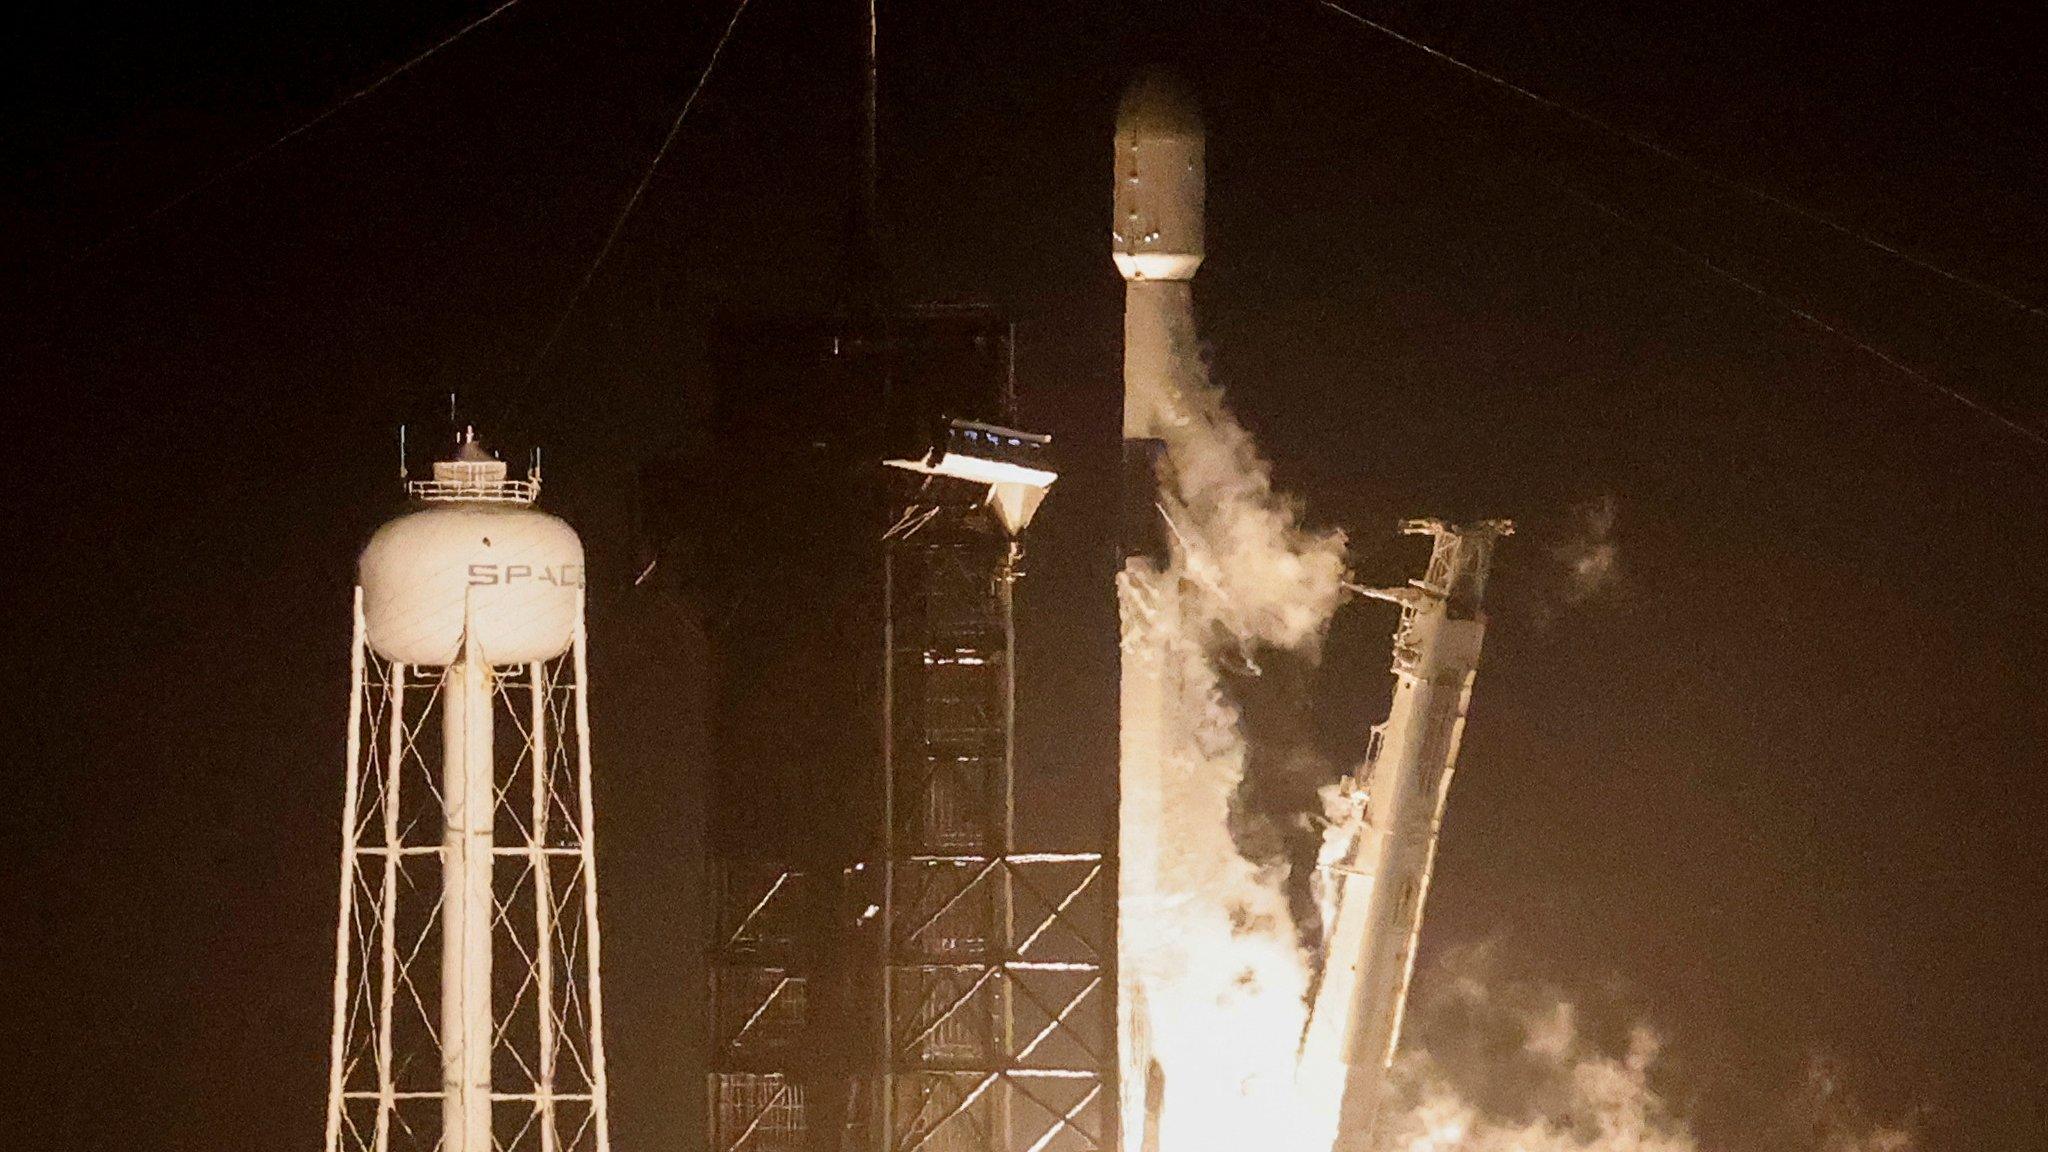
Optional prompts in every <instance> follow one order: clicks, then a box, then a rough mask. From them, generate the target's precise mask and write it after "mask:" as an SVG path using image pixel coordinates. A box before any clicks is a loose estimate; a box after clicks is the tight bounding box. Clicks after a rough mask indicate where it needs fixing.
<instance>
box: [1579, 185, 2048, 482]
mask: <svg viewBox="0 0 2048 1152" xmlns="http://www.w3.org/2000/svg"><path fill="white" fill-rule="evenodd" d="M1551 182H1552V183H1554V184H1556V185H1557V187H1558V188H1560V189H1561V190H1563V191H1564V193H1565V194H1566V195H1568V196H1570V197H1572V198H1573V199H1575V200H1577V201H1579V202H1580V203H1581V204H1584V205H1586V206H1587V207H1589V208H1592V209H1593V210H1594V211H1596V212H1599V213H1601V214H1602V215H1604V216H1606V217H1607V218H1609V219H1611V220H1614V221H1616V222H1618V223H1621V224H1623V225H1625V226H1627V227H1628V228H1630V229H1632V230H1633V231H1636V232H1639V233H1641V234H1642V235H1644V236H1647V237H1649V238H1650V239H1652V240H1654V241H1656V242H1657V243H1658V244H1661V245H1663V246H1664V247H1666V248H1668V249H1670V250H1671V251H1673V252H1676V253H1677V254H1678V255H1680V256H1683V257H1684V258H1685V259H1686V260H1688V261H1690V262H1691V263H1693V264H1695V265H1698V266H1699V267H1700V268H1703V269H1705V270H1706V271H1708V272H1710V273H1712V274H1713V275H1714V276H1716V277H1718V278H1720V279H1722V280H1725V281H1727V282H1728V283H1730V284H1733V285H1735V286H1736V287H1738V288H1740V289H1742V290H1743V291H1745V292H1747V293H1749V294H1750V295H1752V296H1755V297H1756V298H1757V299H1759V300H1762V301H1764V302H1765V303H1767V304H1771V305H1773V306H1775V307H1776V308H1778V309H1779V310H1780V311H1783V312H1785V313H1787V314H1789V315H1791V316H1793V317H1794V318H1796V319H1798V320H1799V321H1801V322H1802V323H1805V324H1808V325H1810V326H1812V327H1814V328H1818V329H1820V330H1821V331H1822V332H1825V333H1827V334H1828V335H1830V336H1833V337H1835V338H1836V339H1837V340H1840V341H1842V342H1843V343H1845V344H1848V345H1849V346H1850V347H1852V348H1855V349H1857V350H1858V351H1860V352H1862V353H1864V354H1865V355H1867V356H1870V357H1871V358H1872V359H1875V360H1877V361H1878V362H1879V363H1882V364H1884V365H1885V366H1886V367H1888V368H1890V369H1892V370H1893V371H1895V372H1897V373H1899V374H1900V375H1902V376H1905V377H1907V378H1909V379H1911V380H1912V381H1914V382H1915V383H1917V384H1919V385H1920V386H1921V387H1923V388H1926V389H1927V390H1929V391H1931V392H1934V393H1936V394H1938V395H1941V396H1945V397H1947V398H1948V399H1950V400H1953V401H1955V402H1956V403H1958V404H1961V405H1962V406H1963V407H1965V408H1968V409H1970V410H1971V411H1973V412H1975V413H1977V414H1978V415H1980V416H1983V417H1985V418H1986V419H1989V420H1991V421H1993V422H1995V423H1997V424H2000V425H2002V426H2004V428H2005V429H2006V431H2008V432H2011V433H2013V434H2014V435H2017V436H2019V437H2020V438H2022V439H2024V440H2030V441H2032V442H2033V443H2035V444H2037V445H2039V446H2041V447H2043V448H2048V435H2043V434H2042V433H2041V432H2040V431H2038V430H2036V429H2034V428H2031V427H2029V426H2027V425H2025V424H2022V423H2020V422H2019V421H2018V420H2015V419H2013V418H2012V417H2010V416H2007V415H2006V414H2005V413H2003V412H2000V411H1999V410H1998V409H1996V408H1993V407H1992V406H1991V405H1989V404H1986V403H1985V402H1983V401H1982V400H1979V399H1977V398H1976V397H1974V396H1972V395H1970V394H1969V393H1967V392H1964V391H1962V390H1960V389H1958V388H1955V387H1952V386H1950V385H1947V384H1943V383H1942V382H1941V381H1939V380H1936V379H1934V378H1933V377H1931V376H1929V375H1927V374H1926V373H1925V372H1922V371H1920V370H1919V369H1917V368H1915V367H1913V366H1912V365H1910V364H1908V363H1906V362H1905V361H1903V360H1901V359H1899V358H1898V357H1896V356H1894V355H1892V354H1891V353H1889V352H1886V351H1884V350H1883V349H1882V348H1879V347H1877V346H1876V345H1875V344H1871V343H1870V342H1868V341H1866V340H1863V339H1861V338H1859V337H1857V336H1855V335H1854V334H1852V333H1850V332H1848V331H1846V330H1844V329H1842V328H1840V327H1837V326H1836V325H1834V324H1830V323H1828V322H1827V321H1826V320H1823V319H1821V318H1820V317H1819V316H1818V315H1816V314H1815V313H1813V312H1812V311H1811V310H1809V309H1806V308H1802V307H1800V306H1799V305H1797V304H1794V303H1792V302H1791V301H1789V300H1786V299H1784V298H1782V297H1780V296H1777V295H1774V294H1773V293H1771V292H1770V291H1769V290H1768V289H1766V288H1763V287H1761V286H1759V285H1758V284H1756V283H1754V282H1753V281H1750V280H1748V279H1746V278H1745V277H1743V276H1742V275H1741V274H1739V273H1737V272H1735V271H1734V270H1732V269H1730V268H1728V267H1727V266H1725V265H1723V264H1721V263H1719V262H1717V261H1716V260H1714V259H1713V258H1712V257H1710V256H1707V255H1706V254H1704V253H1702V252H1699V251H1696V250H1694V249H1693V248H1690V247H1688V246H1687V245H1685V244H1683V243H1681V242H1680V241H1678V240H1675V239H1673V238H1672V237H1670V236H1667V235H1665V234H1664V233H1662V232H1659V231H1657V230H1656V229H1655V228H1652V227H1651V226H1650V225H1648V224H1646V223H1644V222H1643V221H1641V220H1638V219H1636V218H1634V217H1632V216H1629V215H1628V214H1627V213H1625V212H1622V211H1621V210H1620V209H1618V208H1616V207H1614V206H1613V205H1611V204H1608V203H1606V202H1605V201H1602V200H1599V199H1596V198H1594V197H1593V196H1591V195H1588V194H1587V193H1586V192H1584V191H1582V190H1580V189H1578V188H1574V187H1572V186H1571V185H1570V184H1567V183H1565V182H1563V181H1561V180H1555V179H1553V180H1552V181H1551Z"/></svg>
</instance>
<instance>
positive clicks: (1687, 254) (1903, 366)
mask: <svg viewBox="0 0 2048 1152" xmlns="http://www.w3.org/2000/svg"><path fill="white" fill-rule="evenodd" d="M1317 3H1318V4H1319V5H1320V6H1321V7H1324V8H1328V9H1330V10H1331V11H1333V12H1336V13H1339V14H1340V15H1343V16H1346V17H1348V18H1350V19H1352V20H1355V21H1357V22H1358V23H1360V24H1363V25H1365V26H1366V27H1369V28H1371V29H1373V30H1375V31H1378V32H1381V33H1384V34H1385V35H1387V36H1390V37H1392V38H1393V39H1395V40H1398V41H1400V42H1401V43H1403V44H1406V45H1409V46H1410V47H1413V48H1416V49H1418V50H1420V51H1422V52H1424V53H1426V54H1428V55H1429V56H1431V57H1434V58H1436V59H1438V60H1441V61H1443V62H1445V63H1447V64H1450V65H1452V66H1453V67H1456V68H1458V69H1460V70H1461V71H1464V72H1467V73H1469V74H1471V75H1473V76H1477V77H1479V78H1481V79H1483V80H1486V81H1487V82H1489V83H1491V84H1494V85H1497V86H1499V87H1501V88H1504V89H1506V90H1508V91H1510V92H1514V93H1516V94H1517V95H1520V96H1522V97H1525V98H1527V99H1529V100H1532V101H1535V102H1536V103H1538V104H1540V105H1542V106H1544V107H1546V108H1550V109H1553V110H1555V111H1558V112H1561V113H1563V114H1565V115H1567V116H1570V117H1572V118H1573V119H1576V120H1580V121H1583V122H1585V123H1588V124H1591V125H1593V126H1595V127H1598V128H1601V129H1603V130H1605V131H1607V132H1611V133H1613V134H1615V135H1618V136H1620V137H1622V138H1623V139H1626V140H1628V141H1630V142H1631V143H1634V144H1636V145H1638V146H1639V147H1642V148H1645V149H1647V150H1649V151H1651V152H1654V153H1656V154H1657V155H1659V156H1664V157H1667V158H1669V159H1671V160H1673V161H1675V162H1677V163H1679V164H1681V165H1683V166H1685V167H1687V168H1688V169H1690V170H1693V171H1696V172H1699V173H1701V174H1702V175H1704V176H1705V177H1707V178H1708V179H1709V180H1711V181H1712V182H1713V183H1715V184H1717V185H1720V186H1722V187H1726V188H1731V189H1734V190H1737V191H1741V192H1746V193H1748V194H1750V195H1752V196H1755V197H1757V198H1759V199H1762V200H1764V201H1766V202H1769V203H1772V204H1775V205H1777V206H1779V207H1781V208H1784V209H1786V210H1788V211H1791V212H1793V213H1795V214H1797V215H1799V216H1801V217H1803V218H1805V219H1809V220H1812V221H1814V222H1816V223H1820V224H1824V225H1826V226H1827V227H1829V228H1832V229H1834V230H1835V231H1838V232H1841V233H1843V234H1844V235H1847V236H1851V237H1854V238H1856V239H1858V240H1861V241H1862V242H1864V243H1866V244H1868V245H1870V246H1871V247H1873V248H1876V249H1878V250H1879V251H1883V252H1887V253H1889V254H1891V255H1893V256H1896V257H1898V258H1900V259H1902V260H1904V261H1906V262H1907V263H1909V264H1912V265H1914V266H1915V267H1920V268H1923V269H1925V270H1926V271H1929V272H1932V273H1934V274H1936V275H1939V276H1942V277H1945V278H1947V279H1950V280H1953V281H1955V282H1956V283H1959V284H1964V285H1967V286H1969V287H1972V288H1975V289H1977V290H1978V291H1980V292H1983V293H1985V294H1987V295H1989V296H1992V297H1994V298H1996V299H1998V300H2000V301H2001V302H2003V303H2006V304H2008V305H2011V306H2013V307H2015V308H2018V309H2020V310H2022V311H2026V312H2030V313H2033V314H2035V315H2039V316H2042V317H2048V311H2044V310H2042V309H2039V308H2036V307H2034V306H2033V305H2031V304H2028V303H2026V302H2025V301H2023V300H2019V299H2017V298H2015V297H2011V296H2008V295H2006V294H2005V293H2002V292H2000V291H1999V290H1998V289H1996V288H1993V287H1991V286H1989V285H1985V284H1982V283H1979V282H1978V281H1975V280H1972V279H1970V278H1969V277H1966V276H1962V275H1961V274H1959V273H1952V272H1949V271H1947V270H1945V269H1942V268H1939V267H1937V266H1935V265H1932V264H1929V263H1926V262H1925V261H1922V260H1919V259H1917V258H1915V257H1913V256H1912V255H1910V254H1908V253H1904V252H1901V251H1899V250H1897V249H1896V248H1893V247H1892V246H1890V245H1888V244H1886V243H1885V242H1884V241H1882V240H1879V239H1877V238H1875V237H1870V236H1866V235H1865V234H1863V233H1861V232H1858V231H1856V230H1854V229H1851V228H1849V227H1847V226H1846V225H1841V224H1838V223H1835V222H1834V221H1831V220H1829V219H1828V218H1826V217H1824V216H1821V215H1819V214H1817V213H1814V212H1812V211H1810V210H1808V209H1806V208H1803V207H1801V206H1800V205H1797V204H1794V203H1791V202H1790V201H1786V200H1783V199H1781V198H1779V197H1776V196H1773V195H1772V194H1771V193H1769V192H1765V191H1763V190H1761V189H1754V188H1751V187H1749V186H1748V185H1745V184H1742V183H1740V182H1738V181H1734V180H1731V179H1729V178H1727V177H1723V176H1721V175H1720V174H1719V173H1716V172H1714V171H1712V170H1711V169H1709V168H1707V167H1705V166H1704V165H1702V164H1700V163H1699V162H1698V161H1695V160H1692V159H1690V158H1688V157H1686V156H1684V155H1682V154H1680V153H1677V152H1673V151H1671V150H1670V149H1668V148H1665V147H1664V146H1663V145H1661V144H1658V143H1657V142H1656V141H1654V140H1650V139H1648V138H1645V137H1642V136H1639V135H1638V134H1636V133H1632V132H1630V131H1628V130H1627V129H1624V128H1619V127H1616V126H1614V125H1611V124H1609V123H1607V122H1606V121H1604V120H1601V119H1599V118H1598V117H1595V116H1593V115H1591V114H1589V113H1584V112H1580V111H1579V110H1577V109H1575V108H1572V107H1570V106H1569V105H1566V104H1562V103H1559V102H1558V101H1555V100H1552V99H1550V98H1548V97H1545V96H1542V95H1539V94H1537V93H1535V92H1532V91H1530V90H1529V89H1527V88H1524V87H1522V86H1520V85H1518V84H1516V83H1514V82H1513V81H1510V80H1507V79H1505V78H1503V77H1500V76H1496V75H1494V74H1492V73H1490V72H1487V71H1485V70H1483V69H1480V68H1477V67H1474V66H1473V65H1470V64H1467V63H1465V62H1464V61H1462V60H1459V59H1457V58H1455V57H1453V56H1451V55H1449V54H1447V53H1445V52H1443V51H1441V50H1440V49H1437V48H1434V47H1431V46H1430V45H1428V44H1425V43H1423V42H1421V41H1419V40H1416V39H1414V38H1412V37H1409V36H1406V35H1403V34H1402V33H1400V32H1397V31H1395V30H1394V29H1391V28H1388V27H1387V26H1386V25H1384V24H1380V23H1378V22H1377V21H1374V20H1371V19H1369V18H1368V17H1365V16H1362V15H1360V14H1358V13H1356V12H1353V11H1352V10H1350V9H1348V8H1345V7H1344V6H1342V5H1340V4H1337V3H1334V2H1333V0H1317ZM1546 179H1547V180H1548V181H1549V182H1550V183H1551V184H1553V185H1555V186H1556V187H1557V188H1558V189H1559V190H1560V191H1562V192H1564V193H1565V194H1566V195H1568V196H1570V197H1572V198H1573V199H1575V200H1578V201H1579V202H1581V203H1583V204H1585V205H1586V206H1587V207H1590V208H1592V209H1594V210H1595V211H1597V212H1600V213H1601V214H1602V215H1604V216H1606V217H1608V218H1609V219H1611V220H1614V221H1617V222H1619V223H1621V224H1623V225H1625V226H1627V227H1628V228H1630V229H1632V230H1634V231H1636V232H1638V233H1641V234H1642V235H1644V236H1647V237H1648V238H1650V239H1651V240H1654V241H1656V242H1657V243H1658V244H1660V245H1662V246H1664V247H1665V248H1668V249H1670V250H1671V251H1673V252H1675V253H1677V254H1678V255H1680V256H1682V257H1684V258H1685V259H1686V260H1688V261H1689V262H1691V263H1693V264H1695V265H1697V266H1698V267H1700V268H1702V269H1704V270H1706V271H1707V272H1708V273H1710V274H1712V275H1713V276H1715V277H1716V278H1718V279H1721V280H1724V281H1726V282H1728V283H1730V284H1733V285H1735V286H1736V287H1738V288H1741V289H1742V290H1743V291H1745V292H1747V293H1749V294H1751V295H1753V296H1755V297H1757V298H1758V299H1761V300H1763V301H1765V302H1766V303H1768V304H1771V305H1773V306H1775V307H1776V308H1778V309H1779V310H1781V311H1783V312H1785V313H1786V314H1788V315H1790V316H1792V317H1794V318H1795V319H1797V320H1799V321H1800V322H1802V323H1804V324H1807V325H1809V326H1811V327H1813V328H1816V329H1818V330H1820V331H1822V332H1824V333H1827V334H1828V335H1830V336H1833V337H1835V338H1836V339H1838V340H1840V341H1842V342H1843V343H1845V344H1848V345H1849V346H1851V347H1853V348H1855V349H1857V350H1859V351H1861V352H1863V353H1864V354H1865V355H1868V356H1870V357H1871V358H1872V359H1875V360H1877V361H1878V362H1879V363H1881V364H1883V365H1885V366H1886V367H1888V368H1890V369H1892V370H1893V371H1894V372H1897V373H1898V374H1900V375H1902V376H1905V377H1906V378H1908V379H1910V380H1912V381H1913V382H1914V383H1916V384H1918V385H1920V386H1921V387H1923V388H1925V389H1927V390H1929V391H1930V392H1933V393H1935V394H1937V395H1940V396H1943V397H1946V398H1947V399H1949V400H1951V401H1954V402H1955V403H1957V404H1960V405H1962V406H1963V407H1965V408H1968V409H1970V410H1971V411H1973V412H1975V413H1977V414H1978V415H1980V416H1983V417H1985V418H1986V419H1988V420H1991V421H1992V422H1994V423H1996V424H1998V425H1999V426H2000V427H2002V428H2004V429H2005V430H2006V431H2008V432H2011V433H2013V434H2014V435H2017V436H2019V437H2021V438H2022V439H2025V440H2027V441H2030V442H2032V443H2034V444H2037V445H2040V446H2041V447H2044V448H2048V434H2044V433H2043V432H2042V431H2041V430H2039V429H2036V428H2033V427H2031V426H2029V425H2027V424H2024V423H2021V422H2020V421H2018V420H2015V419H2014V418H2012V417H2011V416H2008V415H2006V414H2005V413H2003V412H2001V411H1999V410H1998V409H1997V408H1995V407H1993V406H1991V405H1990V404H1987V403H1985V402H1984V401H1982V400H1980V399H1978V398H1976V397H1975V396H1972V395H1970V394H1969V393H1967V392H1964V391H1962V390H1961V389H1959V388H1956V387H1954V386H1952V385H1949V384H1944V383H1942V382H1941V381H1939V380H1936V379H1934V378H1933V377H1932V376H1929V375H1928V374H1927V373H1925V372H1923V371H1921V370H1920V369H1918V368H1915V367H1913V366H1912V365H1911V364H1909V363H1907V362H1906V361H1904V360H1901V359H1900V358H1899V357H1897V356H1895V355H1893V354H1891V353H1889V352H1886V351H1885V350H1883V349H1882V348H1880V347H1878V346H1877V345H1875V344H1873V343H1871V342H1870V341H1868V340H1865V339H1863V338H1861V337H1859V336H1856V335H1855V334H1854V333H1852V332H1849V331H1848V330H1846V329H1844V328H1842V327H1840V326H1839V325H1837V324H1831V323H1829V322H1828V321H1827V320H1825V319H1823V318H1821V317H1820V316H1819V315H1818V314H1817V313H1815V312H1814V311H1812V310H1811V309H1808V308H1804V307H1801V306H1800V305H1798V304H1794V303H1792V302H1791V301H1789V300H1786V299H1784V298H1783V297H1780V296H1778V295H1776V294H1775V293H1773V292H1771V291H1770V290H1769V289H1766V288H1764V287H1763V286H1761V285H1759V284H1757V283H1755V282H1754V281H1752V280H1749V279H1748V278H1746V277H1744V276H1742V275H1741V274H1740V273H1738V272H1736V271H1734V270H1733V269H1731V268H1729V267H1728V266H1726V265H1725V264H1722V263H1720V262H1719V261H1716V260H1714V259H1713V258H1712V257H1709V256H1707V255H1706V254H1704V253H1702V252H1700V251H1698V250H1696V249H1694V248H1692V247H1690V246H1688V245H1686V244H1685V243H1683V242H1681V241H1679V240H1677V239H1675V238H1674V237H1672V236H1670V235H1668V234H1666V233H1664V232H1661V231H1659V230H1658V229H1656V228H1655V227H1653V226H1651V225H1650V224H1648V223H1646V222H1645V221H1643V220H1641V219H1638V218H1636V217H1634V216H1631V215H1630V214H1628V213H1626V212H1623V211H1622V210H1621V209H1619V208H1617V207H1615V206H1614V205H1612V204H1609V203H1607V202H1606V201H1603V200H1600V199H1598V198H1597V197H1594V196H1592V195H1590V194H1589V193H1587V192H1585V191H1584V190H1582V189H1580V188H1577V187H1574V186H1573V185H1571V184H1570V183H1567V182H1565V181H1563V180H1561V179H1558V178H1555V177H1549V176H1546Z"/></svg>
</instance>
